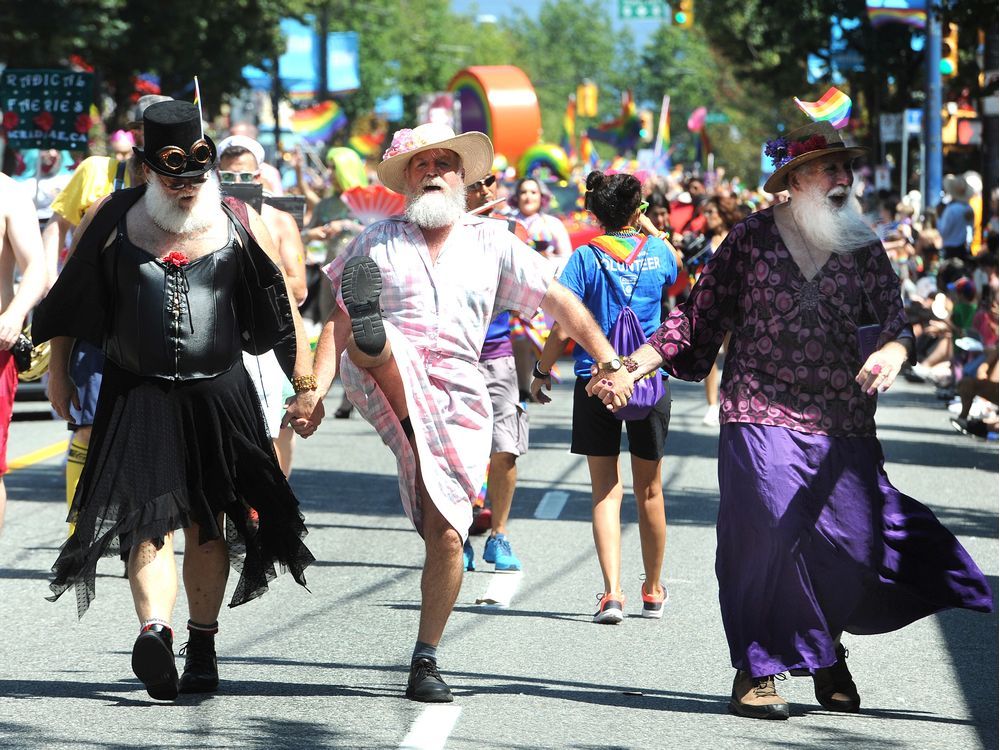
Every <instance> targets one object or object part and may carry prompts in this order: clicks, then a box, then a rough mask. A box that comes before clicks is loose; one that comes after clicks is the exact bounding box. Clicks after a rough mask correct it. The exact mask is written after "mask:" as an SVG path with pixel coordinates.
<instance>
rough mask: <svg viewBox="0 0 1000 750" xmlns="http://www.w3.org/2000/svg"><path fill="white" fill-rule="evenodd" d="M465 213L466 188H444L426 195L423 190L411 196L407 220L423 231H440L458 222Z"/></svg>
mask: <svg viewBox="0 0 1000 750" xmlns="http://www.w3.org/2000/svg"><path fill="white" fill-rule="evenodd" d="M464 213H465V188H464V187H463V188H454V189H452V188H449V187H447V186H445V187H443V188H442V189H441V190H439V191H432V192H427V193H425V192H424V191H423V190H422V189H421V190H418V191H417V192H415V193H411V194H410V195H409V199H408V200H407V203H406V214H405V215H406V219H407V221H412V222H413V223H414V224H416V225H417V226H418V227H420V228H421V229H438V228H440V227H447V226H451V225H452V224H454V223H455V222H456V221H458V219H459V217H460V216H461V215H462V214H464Z"/></svg>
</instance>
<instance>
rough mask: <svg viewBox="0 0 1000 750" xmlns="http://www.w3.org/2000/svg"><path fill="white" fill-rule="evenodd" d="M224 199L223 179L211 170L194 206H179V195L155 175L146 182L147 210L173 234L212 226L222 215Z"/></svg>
mask: <svg viewBox="0 0 1000 750" xmlns="http://www.w3.org/2000/svg"><path fill="white" fill-rule="evenodd" d="M221 201H222V193H221V192H220V190H219V178H218V177H217V176H216V175H215V173H214V172H210V173H209V175H208V180H207V181H206V182H205V183H204V184H203V185H201V187H199V188H198V192H197V194H196V197H195V199H194V203H192V204H191V207H190V208H184V207H183V206H181V205H179V204H178V203H177V198H176V197H175V195H174V194H173V193H172V192H171V191H169V190H167V189H166V188H165V187H164V186H163V183H162V182H160V180H159V178H157V177H156V176H155V175H150V179H149V180H148V181H147V182H146V210H147V211H148V212H149V218H151V219H152V220H153V223H154V224H156V226H158V227H159V228H160V229H162V230H163V231H164V232H169V233H170V234H195V233H198V232H203V231H204V230H206V229H208V228H209V227H210V226H212V224H213V223H214V222H215V220H216V219H218V217H219V211H220V209H219V204H220V202H221Z"/></svg>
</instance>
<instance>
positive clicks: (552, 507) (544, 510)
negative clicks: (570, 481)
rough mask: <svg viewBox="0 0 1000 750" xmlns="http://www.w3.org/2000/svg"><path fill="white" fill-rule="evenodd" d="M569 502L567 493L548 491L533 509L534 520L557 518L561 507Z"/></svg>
mask: <svg viewBox="0 0 1000 750" xmlns="http://www.w3.org/2000/svg"><path fill="white" fill-rule="evenodd" d="M567 500H569V493H568V492H562V491H560V490H550V491H549V492H546V493H545V495H544V496H543V497H542V501H541V502H540V503H538V507H537V508H535V518H542V519H546V520H550V521H551V520H554V519H556V518H559V514H560V513H562V509H563V506H564V505H566V501H567Z"/></svg>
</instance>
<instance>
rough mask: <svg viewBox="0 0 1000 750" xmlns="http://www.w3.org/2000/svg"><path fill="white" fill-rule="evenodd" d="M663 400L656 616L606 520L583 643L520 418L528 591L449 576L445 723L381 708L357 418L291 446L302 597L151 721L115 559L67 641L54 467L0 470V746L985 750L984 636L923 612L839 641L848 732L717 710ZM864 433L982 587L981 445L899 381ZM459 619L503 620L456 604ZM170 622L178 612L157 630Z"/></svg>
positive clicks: (572, 583)
mask: <svg viewBox="0 0 1000 750" xmlns="http://www.w3.org/2000/svg"><path fill="white" fill-rule="evenodd" d="M674 398H675V401H674V416H673V420H672V424H671V434H670V438H669V443H668V447H669V450H670V453H671V457H670V459H669V461H668V463H667V468H666V476H665V486H666V496H667V516H668V524H669V534H668V550H667V563H666V583H667V585H668V587H669V589H670V593H671V600H670V603H669V605H668V607H669V608H668V611H667V615H666V617H665V618H664V619H663V620H662V621H661V622H656V621H646V620H642V619H641V618H639V617H638V616H637V602H638V594H639V585H640V583H639V574H640V572H641V564H640V555H639V544H638V530H637V527H636V514H635V508H634V505H629V504H628V502H626V506H625V510H624V513H623V520H624V522H625V527H624V530H623V546H624V574H625V580H626V582H627V583H626V589H627V593H628V594H629V596H630V600H629V603H628V605H627V608H628V610H629V611H630V615H631V616H630V617H628V618H627V619H626V621H625V622H624V623H623V624H622V625H620V626H617V627H601V626H597V625H593V624H592V623H591V622H590V615H591V613H592V612H593V605H594V594H595V593H596V592H597V591H598V590H599V589H600V588H601V579H600V573H599V569H598V566H597V562H596V557H595V554H594V550H593V542H592V539H591V533H590V528H589V508H590V498H589V483H588V480H587V474H586V465H585V462H583V461H582V460H580V459H579V458H578V457H575V456H571V455H569V453H568V452H567V444H568V439H569V425H570V416H569V415H570V409H569V407H570V401H571V391H570V390H569V389H567V388H566V387H561V388H559V389H558V390H557V392H556V401H555V403H554V404H552V405H550V406H547V407H544V408H543V407H534V408H533V411H532V424H533V429H532V450H531V453H530V454H529V455H528V456H526V457H525V458H524V459H523V460H522V461H521V462H520V464H519V466H520V470H521V481H520V484H519V488H518V493H517V496H516V500H515V511H514V521H513V525H512V530H513V535H514V536H513V539H514V543H515V549H516V551H517V553H518V554H519V555H520V556H521V558H522V560H523V561H524V563H525V571H526V572H525V573H524V575H523V577H520V578H518V577H516V576H510V575H502V574H500V575H498V574H494V573H492V572H491V571H490V567H491V566H488V565H485V564H484V563H482V562H480V570H479V571H477V572H475V573H468V574H466V578H465V582H464V585H463V588H462V593H461V596H460V601H459V605H458V608H457V611H456V613H455V615H454V616H453V618H452V620H451V623H450V625H449V629H448V631H447V633H446V636H445V642H444V644H443V647H442V648H441V650H440V653H439V656H440V662H441V666H442V669H443V670H444V671H445V674H446V677H447V679H448V680H449V682H450V683H451V684H452V686H453V687H454V688H455V690H456V693H457V701H456V702H455V703H454V704H452V705H451V706H443V707H433V708H427V707H424V706H421V705H418V704H414V703H411V702H409V701H406V700H404V699H403V698H402V687H403V684H404V683H405V679H406V671H405V665H406V663H407V661H408V657H409V651H410V649H411V648H412V641H413V638H414V635H415V631H416V618H417V608H418V601H419V576H420V563H421V545H420V542H419V540H418V538H417V536H416V534H414V533H413V532H412V531H411V530H410V528H409V526H408V523H407V521H406V519H405V517H404V516H403V514H402V511H401V509H400V507H399V496H398V491H397V486H396V479H395V472H394V469H395V466H394V462H393V460H392V458H391V456H390V454H389V452H388V450H387V449H386V448H385V447H384V446H383V445H382V444H381V443H380V441H379V440H378V438H377V437H375V436H374V434H373V433H372V431H371V430H370V428H368V426H367V425H366V424H365V423H363V422H362V421H361V420H360V419H358V418H357V417H355V418H353V419H351V420H349V421H334V420H331V421H330V422H329V423H327V424H325V425H324V427H323V429H322V430H321V432H320V433H319V434H318V435H317V436H316V437H315V438H312V439H310V440H309V441H306V442H300V443H298V447H297V451H298V452H297V456H296V469H295V472H294V474H293V476H292V483H293V485H294V487H295V489H296V491H297V493H298V495H299V497H300V498H301V501H302V505H303V507H304V510H305V513H306V517H307V522H308V523H309V527H310V529H311V534H310V536H309V539H308V543H309V546H310V547H311V548H312V550H313V552H314V553H315V554H316V556H317V558H318V559H319V560H320V562H319V563H318V564H317V565H316V566H315V567H314V568H312V569H310V571H309V588H310V589H311V593H310V592H307V591H304V590H303V589H301V588H299V587H298V586H296V585H295V584H294V583H293V582H292V581H291V579H290V578H289V577H288V576H283V577H280V578H279V579H278V580H277V581H276V582H275V583H274V584H273V586H272V591H271V592H269V593H268V594H267V595H266V596H264V597H262V598H261V599H259V600H257V601H255V602H252V603H250V604H247V605H246V606H243V607H240V608H238V609H235V610H226V611H224V612H223V616H222V628H223V629H222V632H221V633H220V636H219V648H220V656H221V659H220V670H221V672H222V678H223V680H224V682H223V686H222V689H221V691H220V692H219V693H218V694H216V695H213V696H207V697H189V696H182V697H181V698H180V699H179V700H178V701H177V703H176V704H168V705H163V704H158V705H154V704H153V703H151V701H149V700H148V699H147V697H146V694H145V692H144V691H142V690H141V688H140V686H139V684H138V683H137V681H136V680H135V679H134V677H133V676H132V674H131V672H130V670H129V656H128V655H129V651H130V648H131V644H132V640H133V638H134V636H135V630H136V625H135V621H134V617H133V615H132V608H131V603H130V599H129V595H128V586H127V583H126V582H125V581H124V580H123V579H122V578H120V577H119V575H120V573H121V565H120V564H119V563H118V562H117V561H114V560H109V561H107V562H106V563H105V564H103V567H102V568H101V569H100V572H101V573H102V575H100V576H99V578H98V582H97V595H98V598H97V600H96V601H95V602H94V604H93V606H92V607H91V610H90V612H89V613H88V614H87V615H86V617H85V618H84V619H83V620H82V621H79V622H78V621H77V619H76V611H75V606H74V602H73V601H72V597H71V596H69V595H67V596H66V597H64V598H63V599H62V600H60V601H59V602H57V603H55V604H50V603H48V602H46V601H45V600H44V598H43V597H44V595H45V594H46V593H47V588H46V576H47V570H48V568H49V566H50V565H51V564H52V561H53V559H54V557H55V554H56V550H57V548H58V546H59V545H60V543H61V542H62V538H63V534H64V528H65V527H64V525H63V519H64V516H65V507H64V501H63V490H62V466H61V457H59V456H56V457H54V458H51V459H48V460H45V461H42V462H40V463H35V464H32V465H30V466H28V467H25V468H21V469H18V470H16V471H14V472H13V473H12V474H10V475H9V477H8V479H7V483H8V487H9V492H10V495H11V502H10V505H9V508H8V516H7V527H6V530H5V532H4V535H3V536H2V537H0V579H2V584H0V585H2V587H3V588H2V600H0V601H2V612H3V616H2V620H0V622H2V626H0V664H2V665H3V670H2V674H0V747H11V748H64V747H65V748H74V749H80V748H91V747H100V748H129V747H176V748H189V747H199V748H200V747H204V748H208V747H211V748H216V747H242V748H399V747H410V748H434V747H448V748H487V747H488V748H495V747H504V748H665V747H674V748H696V747H699V746H700V747H711V748H744V747H750V746H763V747H794V748H826V747H831V746H837V747H840V748H865V749H870V748H886V749H889V748H948V750H954V749H955V748H962V749H963V750H965V749H966V748H979V747H983V748H995V747H997V694H998V685H997V661H998V655H997V638H998V633H997V618H996V616H995V615H981V614H974V613H968V612H947V613H944V614H942V615H939V616H936V617H932V618H928V619H925V620H923V621H921V622H918V623H916V624H915V625H913V626H911V627H909V628H907V629H906V630H903V631H901V632H897V633H892V634H888V635H881V636H872V637H865V638H860V637H854V638H850V639H849V640H847V641H846V642H847V644H848V646H849V648H850V652H851V657H850V664H851V668H852V670H853V672H854V675H855V678H856V680H857V682H858V684H859V687H860V690H861V695H862V700H863V713H862V714H860V715H858V716H842V715H836V714H832V713H828V712H825V711H823V710H822V709H821V708H820V707H819V706H818V705H817V704H816V703H815V700H814V698H813V696H812V690H811V681H809V680H807V679H802V678H792V679H790V680H789V681H787V682H785V683H783V684H782V685H781V691H782V693H783V694H784V695H785V696H786V697H787V698H788V699H789V700H790V701H791V702H792V704H793V705H792V713H793V716H792V719H791V720H790V721H788V722H783V723H772V722H755V721H751V720H747V719H739V718H736V717H733V716H730V715H728V714H727V713H726V710H725V701H726V698H727V696H728V692H729V688H730V684H731V680H732V671H731V669H730V666H729V663H728V658H727V650H726V643H725V639H724V636H723V631H722V626H721V622H720V618H719V611H718V602H717V589H716V583H715V577H714V573H713V559H714V549H715V536H714V530H713V522H714V517H715V515H716V509H717V502H718V498H717V482H716V479H715V451H716V436H715V432H716V431H715V430H714V429H712V428H708V427H705V426H703V425H702V424H701V416H702V413H703V409H704V407H703V396H702V390H701V387H700V386H697V385H688V384H677V385H676V386H675V393H674ZM334 405H335V404H330V405H329V409H328V411H330V412H331V413H332V411H333V407H334ZM28 408H30V407H27V406H24V405H21V404H19V405H18V410H19V412H21V413H23V412H24V411H25V410H27V409H28ZM879 427H880V434H881V436H882V440H883V444H884V447H885V451H886V454H887V456H888V458H889V461H890V463H889V465H888V471H889V475H890V477H892V478H893V480H894V481H895V483H896V484H897V486H899V487H900V488H901V489H902V490H903V491H905V492H908V493H910V494H912V495H914V496H916V497H918V498H919V499H921V500H922V501H924V502H926V503H927V504H929V505H930V506H931V507H932V508H933V509H934V510H935V511H936V512H937V513H938V514H939V516H940V517H941V518H942V519H943V520H944V521H945V522H946V523H947V524H948V525H949V526H950V527H951V528H952V530H953V531H955V532H956V534H957V535H958V536H959V538H960V539H961V540H962V542H963V543H964V544H965V545H966V546H967V548H968V549H969V551H970V552H971V553H972V555H973V557H974V558H975V559H976V560H977V561H978V562H979V564H980V565H981V566H982V567H983V569H984V571H985V572H986V573H987V574H988V575H989V576H990V579H991V582H992V584H993V586H994V590H996V583H997V568H998V547H997V499H998V492H997V451H996V447H995V446H996V444H995V443H994V444H986V443H977V442H973V441H972V440H970V439H968V438H963V437H960V436H957V435H955V434H954V433H953V432H952V431H951V429H950V428H949V427H948V423H947V420H946V419H945V414H944V411H943V410H942V409H941V407H940V405H939V404H938V402H936V401H935V400H934V399H933V397H932V396H931V395H930V393H929V392H928V390H927V389H926V388H923V387H918V386H912V385H908V384H901V385H900V387H899V389H898V390H897V391H894V392H893V393H890V394H889V395H888V396H887V397H885V398H884V403H883V405H882V408H881V410H880V412H879ZM62 438H64V433H63V432H62V431H61V429H60V426H59V425H58V424H56V423H53V422H41V421H17V422H15V423H14V425H13V427H12V433H11V443H10V449H9V456H10V457H11V458H17V457H20V456H25V455H28V454H31V453H32V452H34V451H37V450H39V449H42V448H44V447H45V446H49V445H51V444H53V443H55V442H56V441H58V440H60V439H62ZM558 493H565V495H560V494H558ZM562 499H565V503H562V502H561V500H562ZM539 510H540V512H538V511H539ZM536 512H538V515H541V516H548V517H545V518H536ZM476 547H477V551H481V547H482V539H481V538H480V539H477V540H476ZM483 598H490V599H499V600H501V601H502V600H509V604H508V606H506V607H497V606H483V605H477V604H476V601H477V599H483ZM186 617H187V613H186V608H185V606H184V604H183V598H182V601H181V602H179V603H178V606H177V610H176V622H178V623H183V622H184V621H185V619H186ZM180 640H181V641H183V640H184V639H183V637H182V638H181V639H180Z"/></svg>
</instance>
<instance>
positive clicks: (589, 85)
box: [576, 81, 597, 117]
mask: <svg viewBox="0 0 1000 750" xmlns="http://www.w3.org/2000/svg"><path fill="white" fill-rule="evenodd" d="M576 114H577V116H578V117H597V84H596V83H594V82H593V81H584V82H583V83H581V84H580V85H579V86H577V87H576Z"/></svg>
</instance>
